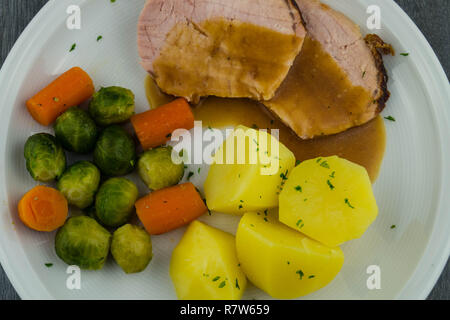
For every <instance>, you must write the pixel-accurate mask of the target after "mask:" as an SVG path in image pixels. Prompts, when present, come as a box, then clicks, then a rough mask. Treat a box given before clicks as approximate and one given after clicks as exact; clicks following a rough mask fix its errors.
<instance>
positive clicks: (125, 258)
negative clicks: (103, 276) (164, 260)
mask: <svg viewBox="0 0 450 320" xmlns="http://www.w3.org/2000/svg"><path fill="white" fill-rule="evenodd" d="M111 253H112V255H113V257H114V260H116V262H117V264H118V265H119V266H120V267H121V268H122V270H123V271H125V273H136V272H141V271H143V270H144V269H145V268H147V266H148V264H149V263H150V261H151V260H152V257H153V254H152V240H151V239H150V236H149V235H148V233H147V232H145V230H144V229H143V228H141V227H138V226H133V225H131V224H126V225H124V226H123V227H120V228H119V229H117V230H116V231H115V232H114V234H113V237H112V242H111Z"/></svg>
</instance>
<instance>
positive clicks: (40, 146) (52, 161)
mask: <svg viewBox="0 0 450 320" xmlns="http://www.w3.org/2000/svg"><path fill="white" fill-rule="evenodd" d="M24 156H25V160H26V163H27V170H28V172H29V173H30V174H31V176H32V177H33V179H34V180H37V181H41V182H49V181H52V180H54V179H59V177H60V176H61V175H62V174H63V172H64V169H65V168H66V155H65V153H64V150H63V148H62V146H61V145H60V144H59V142H58V141H57V140H56V138H55V137H54V136H52V135H51V134H48V133H38V134H35V135H33V136H31V137H29V138H28V140H27V142H26V143H25V150H24Z"/></svg>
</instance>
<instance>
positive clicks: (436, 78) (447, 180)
mask: <svg viewBox="0 0 450 320" xmlns="http://www.w3.org/2000/svg"><path fill="white" fill-rule="evenodd" d="M388 1H389V2H387V1H386V0H377V1H376V2H379V3H381V4H383V3H384V5H386V6H389V7H391V8H392V9H393V10H392V12H391V13H390V14H393V15H395V16H397V17H398V19H399V20H401V21H402V23H405V26H404V28H408V29H409V30H410V31H412V32H411V34H410V36H411V37H413V38H415V39H417V40H419V42H418V43H419V46H420V48H421V49H423V52H422V53H424V54H425V55H426V57H427V58H428V59H423V58H422V59H419V58H416V56H415V55H413V56H411V57H410V58H411V59H416V60H417V61H416V62H417V63H416V67H420V68H422V69H424V70H425V69H428V70H429V71H433V72H429V79H431V80H432V81H433V85H436V88H440V89H441V90H437V89H435V90H434V88H433V90H430V87H432V86H431V84H427V83H424V84H425V89H426V91H427V92H428V93H429V92H437V93H438V94H437V95H436V96H435V95H430V99H431V101H433V102H434V101H435V100H437V101H438V102H441V103H437V104H438V105H441V104H442V110H440V111H442V112H443V113H444V115H443V117H442V118H440V122H439V124H440V127H439V128H438V130H437V132H439V134H440V135H441V136H440V138H441V141H440V144H439V147H440V148H441V151H442V152H441V159H439V160H440V167H441V172H442V173H443V174H444V175H443V179H441V186H440V195H439V199H440V201H439V203H438V205H439V207H438V208H437V209H436V216H435V221H434V224H433V229H432V233H431V235H430V237H429V240H428V243H427V245H426V248H425V250H424V253H423V255H422V257H421V258H420V260H419V261H418V263H417V265H416V267H415V269H414V271H413V272H412V274H411V276H410V278H409V279H408V280H407V282H406V283H405V285H404V286H403V288H402V289H401V290H400V291H399V292H398V293H397V296H396V299H425V298H426V297H427V296H428V295H429V293H430V292H431V290H432V289H433V287H434V286H435V284H436V282H437V280H438V279H439V277H440V275H441V273H442V271H443V269H444V267H445V265H446V263H447V260H448V258H449V256H450V234H449V233H447V234H448V235H447V236H445V232H440V233H438V232H439V230H440V229H444V230H445V228H446V227H448V225H450V223H448V225H446V226H445V227H444V228H442V225H441V224H439V223H438V221H439V218H442V217H443V216H445V215H446V214H448V208H450V199H448V200H447V201H446V199H445V198H444V197H443V193H444V191H445V190H450V168H447V169H446V167H445V166H444V164H445V163H450V146H447V145H446V144H445V143H443V142H444V141H443V139H442V138H443V134H444V135H445V134H447V135H449V134H450V114H449V113H450V112H449V110H448V107H447V108H446V107H445V101H446V100H447V102H449V101H450V87H449V86H448V78H447V76H446V74H445V72H444V70H443V67H442V65H441V63H440V61H439V59H438V58H437V56H436V54H435V52H434V50H433V49H432V47H431V45H430V44H429V42H428V40H427V39H426V38H425V36H424V35H423V33H422V32H421V31H420V30H419V28H418V27H417V26H416V24H415V23H414V22H413V21H412V20H411V18H410V17H409V16H408V15H407V14H406V13H405V12H404V11H403V9H402V8H401V7H400V6H399V5H398V4H397V3H396V2H394V1H390V0H388ZM81 2H82V3H84V2H85V1H84V0H83V1H81ZM362 2H363V3H368V1H367V0H362ZM373 2H374V1H373V0H372V1H370V3H371V4H373ZM67 3H69V1H68V0H66V1H61V0H60V1H56V0H50V1H49V2H47V3H46V4H45V5H44V6H43V7H42V8H41V9H40V10H39V12H38V13H37V14H36V15H35V16H34V18H33V19H32V20H31V22H30V23H29V24H28V25H27V27H26V28H25V29H24V31H23V32H22V33H21V35H20V36H19V38H18V39H17V41H16V42H15V44H14V46H13V47H12V49H11V50H10V52H9V54H8V56H7V58H6V59H5V61H4V64H3V66H2V68H1V70H0V83H4V82H5V83H7V75H14V76H15V75H16V73H17V72H18V71H19V69H20V65H15V64H14V60H18V61H20V60H22V59H23V58H24V57H25V55H26V50H24V49H25V48H26V47H27V46H28V45H30V43H31V42H32V41H33V40H34V39H35V38H36V34H35V32H34V31H35V29H36V27H38V26H40V27H42V26H43V25H45V23H44V21H45V19H43V18H44V17H45V16H46V15H47V14H49V13H50V12H51V11H52V10H54V9H56V8H58V6H59V7H61V8H63V6H67ZM50 14H51V13H50ZM417 56H419V55H417ZM419 62H420V63H419ZM445 83H446V84H447V86H446V87H445V85H444V84H445ZM10 85H11V84H9V86H10ZM9 86H8V87H9ZM5 91H7V87H0V93H1V92H5ZM0 96H2V94H0ZM449 105H450V104H449ZM8 127H9V126H5V127H3V128H0V133H2V134H1V135H0V137H6V132H7V131H8ZM6 140H7V139H6V138H2V139H1V140H0V150H2V151H4V150H5V148H6V145H7V142H6ZM3 154H4V153H3ZM445 160H447V162H446V161H445ZM5 170H6V169H5V167H3V168H0V199H1V200H4V201H5V202H6V203H7V202H8V201H7V197H6V181H5V179H4V178H5ZM5 207H6V208H7V209H6V210H4V209H3V207H2V209H1V211H2V212H4V211H7V212H8V213H9V214H10V212H9V205H6V206H5ZM1 237H2V235H1V234H0V238H1ZM442 240H443V241H442ZM435 243H438V244H440V245H439V246H438V249H436V247H433V246H432V245H433V244H435ZM426 257H428V258H430V259H431V260H430V261H424V260H426ZM0 263H1V265H2V267H3V269H4V271H5V273H6V275H7V277H8V279H9V281H10V282H11V284H12V285H13V287H14V289H15V290H16V292H17V293H18V295H19V296H20V297H21V298H22V299H25V300H27V299H58V298H57V297H54V296H53V295H51V293H50V292H49V291H48V290H47V288H46V287H45V286H42V285H40V284H41V282H40V279H39V277H37V276H36V277H34V280H33V281H34V282H33V281H31V280H29V278H30V277H28V279H27V280H28V283H27V284H26V285H25V284H24V283H22V282H21V281H19V278H20V276H19V275H18V271H17V270H15V269H14V267H13V266H12V264H11V263H10V262H8V256H7V254H6V252H5V250H4V248H3V245H0ZM430 268H431V270H430ZM425 271H428V272H425ZM31 272H33V273H34V271H33V269H31ZM424 274H425V275H424ZM32 282H33V283H34V284H36V285H37V286H35V287H33V285H31V283H32ZM31 288H32V290H31Z"/></svg>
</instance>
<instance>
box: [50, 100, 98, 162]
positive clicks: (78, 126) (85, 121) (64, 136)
mask: <svg viewBox="0 0 450 320" xmlns="http://www.w3.org/2000/svg"><path fill="white" fill-rule="evenodd" d="M54 129H55V136H56V139H58V141H59V142H60V143H61V144H62V145H63V147H64V148H65V149H67V150H69V151H72V152H78V153H89V152H91V151H92V150H93V149H94V147H95V142H96V141H97V136H98V129H97V126H96V124H95V122H94V120H92V118H91V117H90V116H89V114H88V113H87V112H86V111H84V110H83V109H80V108H78V107H73V108H70V109H69V110H67V111H66V112H64V113H63V114H62V115H60V116H59V117H58V119H56V122H55V125H54Z"/></svg>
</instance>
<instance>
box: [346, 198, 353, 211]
mask: <svg viewBox="0 0 450 320" xmlns="http://www.w3.org/2000/svg"><path fill="white" fill-rule="evenodd" d="M344 202H345V204H346V205H348V206H349V207H350V208H352V209H355V207H354V206H352V205H351V204H350V201H349V200H348V199H347V198H345V200H344Z"/></svg>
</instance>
